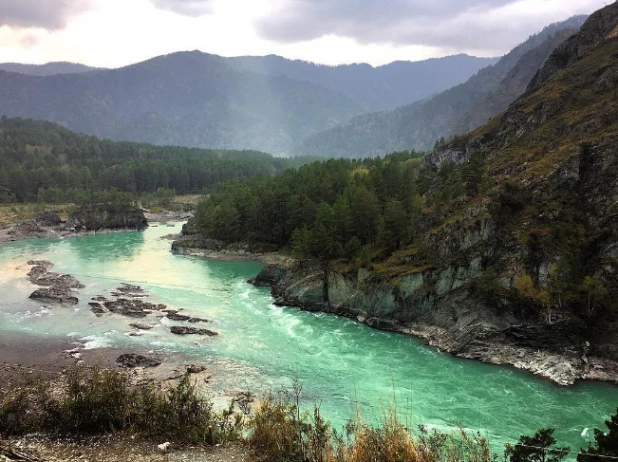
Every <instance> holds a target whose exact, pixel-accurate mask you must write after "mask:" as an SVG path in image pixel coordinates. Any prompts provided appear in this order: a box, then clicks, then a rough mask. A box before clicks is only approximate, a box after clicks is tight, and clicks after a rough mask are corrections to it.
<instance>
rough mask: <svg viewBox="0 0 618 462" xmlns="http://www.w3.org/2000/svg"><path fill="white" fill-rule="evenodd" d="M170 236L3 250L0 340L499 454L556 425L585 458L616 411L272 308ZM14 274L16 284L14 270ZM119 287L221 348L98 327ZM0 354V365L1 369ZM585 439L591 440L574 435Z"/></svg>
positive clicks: (403, 342)
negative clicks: (42, 290) (446, 435)
mask: <svg viewBox="0 0 618 462" xmlns="http://www.w3.org/2000/svg"><path fill="white" fill-rule="evenodd" d="M179 229H180V224H174V225H169V226H167V225H165V224H160V225H159V226H156V227H150V228H149V229H147V230H146V231H145V232H143V233H115V234H100V235H95V236H84V237H78V238H71V239H64V240H61V239H35V240H27V241H21V242H13V243H9V244H3V245H2V246H0V335H2V334H3V333H7V332H10V333H12V334H14V333H20V332H23V333H28V334H34V335H37V336H41V337H43V336H45V337H47V338H54V337H57V338H62V339H66V338H67V337H69V338H71V339H74V341H75V342H78V343H79V344H81V345H83V346H84V347H85V348H99V347H117V348H121V349H123V348H126V349H130V348H133V347H137V348H140V349H148V350H153V351H155V352H157V353H162V354H166V355H168V354H176V355H181V356H183V357H185V356H186V357H188V358H187V359H188V360H193V361H195V362H199V363H203V364H206V365H208V366H209V368H212V370H213V371H214V375H215V379H214V380H213V382H212V385H211V387H212V389H211V391H212V393H213V394H215V395H217V394H219V395H220V394H222V393H224V392H226V391H229V390H251V391H254V392H257V393H258V394H264V393H269V392H273V393H277V392H279V391H280V390H282V389H287V390H289V389H290V387H291V385H292V383H293V380H294V378H297V379H298V381H299V383H300V384H302V387H303V391H302V395H301V400H302V402H303V403H305V404H306V405H307V406H310V405H312V404H313V403H318V404H320V406H321V409H322V412H323V415H324V416H325V417H326V418H327V419H329V420H330V421H331V422H333V423H334V424H335V425H336V426H339V425H341V424H343V423H344V422H345V421H346V420H347V419H348V418H350V417H352V416H354V415H355V414H356V409H360V411H361V414H362V416H363V418H364V419H365V420H367V421H376V420H379V419H380V418H381V416H382V415H383V413H384V411H385V409H388V408H389V407H390V406H392V405H393V403H396V406H397V411H398V413H399V415H400V416H401V418H402V420H403V421H404V422H405V423H406V424H407V425H409V426H411V427H414V426H416V425H420V424H423V425H425V426H427V427H428V428H437V429H441V430H448V429H452V428H455V427H457V426H461V427H463V428H466V429H471V430H475V431H480V432H481V434H483V435H487V436H489V438H490V442H491V444H492V447H494V448H495V449H496V450H498V449H500V448H501V446H502V444H503V443H504V442H506V441H511V442H513V441H516V440H517V438H518V437H519V436H520V435H522V434H532V433H534V432H535V431H536V430H538V429H539V428H542V427H555V428H556V429H557V430H556V435H555V436H556V437H557V439H558V440H559V442H561V443H565V444H568V445H570V446H571V447H572V448H579V447H581V446H587V444H588V442H589V441H590V438H591V436H592V431H591V430H592V428H595V427H596V428H605V427H604V426H603V422H604V420H606V419H607V418H608V417H609V416H610V414H613V413H615V411H616V407H617V406H618V388H617V387H613V386H610V385H607V384H602V383H591V382H588V383H581V384H578V385H576V386H574V387H570V388H561V387H558V386H556V385H553V384H551V383H548V382H546V381H543V380H540V379H538V378H536V377H535V376H533V375H531V374H528V373H525V372H521V371H518V370H515V369H513V368H507V367H500V366H493V365H487V364H482V363H479V362H475V361H469V360H462V359H457V358H453V357H451V356H449V355H446V354H443V353H441V352H439V351H437V350H436V349H434V348H432V347H428V346H426V345H424V344H423V343H422V342H421V341H419V340H417V339H415V338H412V337H409V336H404V335H400V334H394V333H387V332H381V331H376V330H373V329H370V328H368V327H366V326H364V325H361V324H358V323H356V322H353V321H351V320H349V319H343V318H338V317H335V316H331V315H325V314H316V313H307V312H303V311H300V310H298V309H296V308H281V307H276V306H274V305H273V303H272V302H273V300H272V298H271V297H270V294H269V291H268V290H267V289H261V288H256V287H253V286H251V285H249V284H247V283H246V280H247V279H249V278H250V277H252V276H255V275H256V274H257V272H258V271H259V270H260V268H261V266H262V265H261V264H260V263H255V262H221V261H210V260H206V259H203V258H198V257H189V256H182V255H173V254H171V253H170V251H169V248H170V241H169V240H168V239H164V238H163V236H164V235H166V234H169V233H175V232H178V231H179ZM30 259H38V260H49V261H51V262H53V263H54V265H55V266H54V268H53V271H57V272H62V273H69V274H73V275H75V276H76V277H77V278H78V279H79V280H80V281H81V282H82V283H83V284H84V285H85V286H86V287H85V288H84V289H80V290H79V291H78V292H79V299H80V302H79V304H78V305H77V306H76V307H56V308H44V307H42V306H41V304H40V303H38V302H35V301H32V300H30V299H28V295H29V294H30V292H32V290H33V286H32V284H31V283H30V282H29V281H27V280H26V279H25V278H24V277H23V267H24V265H25V262H26V261H27V260H30ZM17 266H20V267H21V268H22V270H21V272H19V271H16V270H15V268H16V267H17ZM121 282H131V283H135V284H139V285H140V286H142V287H143V288H144V289H146V290H147V291H148V292H149V293H150V294H151V297H150V299H149V300H150V301H156V302H159V303H165V304H167V305H169V306H170V307H178V308H184V309H185V310H186V311H187V312H188V313H190V314H192V315H194V316H199V317H204V318H208V319H210V320H212V322H211V323H209V324H208V325H207V327H208V328H210V329H213V330H215V331H217V332H219V334H220V335H219V336H217V337H212V338H199V339H196V338H195V337H193V336H187V337H178V336H174V335H172V334H171V333H169V328H168V326H169V324H182V323H171V322H169V321H168V320H167V319H162V320H159V321H158V324H157V326H156V327H155V328H154V329H152V330H150V331H147V332H146V333H145V334H144V335H142V336H140V337H132V336H128V335H127V332H128V331H129V330H130V328H129V323H131V322H133V321H134V320H133V319H130V318H124V317H121V316H118V315H113V314H112V315H105V316H103V317H100V318H97V317H95V316H94V315H93V314H92V313H91V312H90V310H89V307H88V305H87V303H88V301H89V300H90V298H91V297H93V296H96V295H109V292H110V291H111V290H113V289H114V288H116V287H118V285H119V284H120V283H121ZM1 359H2V358H1V352H0V360H1ZM586 428H590V431H589V432H588V434H587V436H582V432H583V431H584V429H586Z"/></svg>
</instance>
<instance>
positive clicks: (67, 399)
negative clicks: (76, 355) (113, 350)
mask: <svg viewBox="0 0 618 462" xmlns="http://www.w3.org/2000/svg"><path fill="white" fill-rule="evenodd" d="M64 385H65V387H64V392H63V393H61V394H58V393H57V392H52V391H51V390H50V388H49V385H48V383H46V382H44V381H43V380H41V379H38V380H37V379H28V380H27V381H26V382H25V383H24V384H23V385H22V386H21V387H16V388H14V389H12V390H9V391H7V392H6V394H5V395H4V396H0V433H5V434H15V435H19V434H24V433H28V432H33V431H45V432H49V433H51V434H56V433H57V434H64V435H68V434H101V433H110V432H116V431H128V432H131V433H136V434H139V435H141V436H145V437H158V438H167V439H174V441H178V442H186V443H208V444H216V443H219V442H222V441H227V440H231V439H239V438H240V436H241V430H242V426H243V417H242V415H240V414H236V413H234V412H233V403H232V404H231V405H230V408H229V409H227V410H226V411H224V412H222V413H217V412H214V411H213V409H212V403H211V402H210V401H208V400H207V399H205V398H204V397H202V396H200V394H199V393H198V390H197V389H196V388H195V386H194V385H193V384H192V383H191V381H190V379H189V375H185V376H184V377H183V378H182V379H181V380H180V381H179V382H178V384H177V385H176V386H170V387H169V388H168V389H167V390H165V391H159V390H157V389H155V388H154V386H152V385H139V386H132V385H131V384H130V381H129V377H128V375H127V374H126V373H124V372H117V371H113V370H110V369H101V368H98V367H93V368H83V367H75V368H73V369H70V370H69V372H68V374H67V377H66V383H65V384H64Z"/></svg>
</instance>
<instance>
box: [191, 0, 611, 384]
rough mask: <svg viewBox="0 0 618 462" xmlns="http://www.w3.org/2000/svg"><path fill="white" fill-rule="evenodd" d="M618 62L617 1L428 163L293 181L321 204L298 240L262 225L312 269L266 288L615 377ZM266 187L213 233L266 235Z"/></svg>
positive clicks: (205, 225)
mask: <svg viewBox="0 0 618 462" xmlns="http://www.w3.org/2000/svg"><path fill="white" fill-rule="evenodd" d="M617 55H618V3H614V4H612V5H610V6H608V7H606V8H604V9H603V10H600V11H598V12H596V13H595V14H593V15H592V16H591V17H590V18H589V19H588V20H587V22H586V24H585V25H584V26H583V27H582V30H581V31H580V32H579V33H577V34H576V35H575V36H573V37H572V38H571V39H569V40H568V41H567V42H565V44H564V45H562V46H560V47H558V49H556V50H555V51H554V53H553V54H552V56H551V57H550V59H549V60H548V61H547V63H546V64H545V66H544V67H543V69H542V70H541V71H540V72H539V74H538V75H539V77H538V78H537V79H535V81H536V82H538V83H537V84H536V86H535V87H533V88H531V89H530V91H529V92H527V93H526V94H524V95H523V96H521V97H520V98H518V99H517V100H516V101H515V102H514V103H513V104H512V105H511V106H510V107H509V108H508V109H507V111H506V112H505V113H504V114H502V115H501V116H500V117H496V118H494V119H492V121H491V122H490V123H489V124H487V125H485V126H483V127H481V128H479V129H477V130H475V131H473V132H471V133H470V134H468V135H466V136H463V137H459V138H456V139H454V140H453V141H452V142H450V143H448V144H447V145H445V146H442V147H440V148H438V149H437V150H435V151H434V152H432V153H431V154H429V155H428V156H427V157H425V159H424V160H423V162H422V164H421V163H420V162H419V161H418V160H416V159H415V158H414V157H415V156H413V155H410V154H407V153H406V154H405V155H403V156H402V155H396V156H394V157H390V158H387V159H385V160H382V161H377V162H374V163H373V165H372V163H371V161H369V160H367V161H363V162H359V161H350V160H338V161H334V160H331V161H328V163H326V164H323V165H324V167H321V166H320V164H314V165H315V166H314V165H312V166H307V167H304V168H302V169H301V170H299V172H298V173H295V174H294V173H289V175H296V177H295V178H288V179H287V180H286V179H281V180H280V182H278V183H276V184H274V185H273V186H277V187H273V188H269V191H272V194H274V195H279V197H281V198H288V205H289V204H295V203H296V202H298V203H300V204H303V203H305V202H306V203H309V204H311V203H313V204H315V206H314V207H297V206H296V207H294V206H292V207H290V208H289V210H290V211H294V210H301V211H303V213H302V214H297V215H294V214H292V215H290V214H289V213H290V212H288V215H285V216H287V217H289V218H290V220H291V221H292V222H293V223H296V227H295V228H294V230H292V231H289V230H290V228H291V226H288V224H289V222H288V221H285V222H280V221H278V218H277V217H278V216H279V215H268V214H266V213H264V214H263V215H262V217H263V219H264V220H266V221H267V222H266V223H263V224H262V226H264V227H268V226H269V225H271V226H272V229H275V230H282V231H281V233H282V234H281V236H282V238H281V241H280V243H278V244H277V245H280V246H288V247H289V248H291V249H293V251H294V252H295V253H296V254H297V255H298V256H300V257H302V263H301V264H299V265H296V266H291V267H281V266H279V267H268V268H267V269H265V270H264V272H263V273H262V274H261V275H260V276H259V277H258V278H257V283H258V284H266V285H271V286H273V293H274V295H275V296H276V297H277V298H278V303H281V304H288V305H294V306H299V307H301V308H303V309H309V310H323V311H328V312H334V313H339V314H344V315H347V316H353V317H357V318H358V319H359V320H361V321H363V322H367V323H368V324H370V325H373V326H375V327H380V328H387V329H396V330H401V331H404V332H411V333H414V334H417V335H420V336H423V337H425V338H427V339H429V340H430V341H431V342H432V343H434V344H437V345H439V346H441V347H442V348H444V349H446V350H448V351H451V352H453V353H455V354H458V355H461V356H464V357H471V358H477V359H482V360H485V361H490V362H496V363H510V364H515V365H517V367H520V368H524V369H529V370H532V371H535V372H536V373H539V374H541V375H543V376H546V377H549V378H552V379H553V380H555V381H557V382H559V383H563V384H566V383H572V382H573V381H574V380H576V379H577V378H580V377H588V378H600V379H603V378H609V377H615V374H616V372H617V371H618V365H617V363H616V362H615V361H616V360H618V341H617V339H618V335H617V333H618V304H617V303H616V300H617V299H618V282H617V280H616V277H615V275H616V274H617V273H618V210H617V209H616V204H617V203H618V202H617V199H618V198H617V196H616V191H618V160H617V159H618V156H617V152H616V146H618V93H617V92H616V88H617V84H618V60H616V59H615V57H616V56H617ZM312 168H313V169H316V171H318V170H319V169H324V171H323V172H322V175H321V176H319V177H316V176H312V175H309V174H307V172H306V170H307V169H312ZM327 172H330V173H327ZM311 178H315V179H314V180H312V179H311ZM273 181H277V179H274V180H273ZM392 184H395V185H396V186H395V189H393V190H390V189H389V188H391V186H392ZM253 187H254V186H252V183H251V182H250V183H248V184H245V183H240V184H237V185H226V187H225V188H223V189H220V190H219V191H218V192H217V193H215V194H213V195H212V196H211V199H210V200H209V201H206V202H205V203H203V205H201V206H200V207H199V213H198V218H197V220H196V221H195V225H196V230H200V229H201V233H202V238H203V237H211V236H212V235H213V232H214V233H216V231H217V229H219V227H220V224H218V223H217V222H216V221H211V220H212V217H217V216H223V215H221V214H224V212H225V214H228V216H232V217H234V216H236V217H239V221H237V222H236V223H237V226H238V227H237V228H236V230H237V231H238V233H239V234H236V235H235V236H234V237H235V238H236V239H237V240H246V241H247V242H252V240H253V239H255V236H252V235H251V234H250V233H247V232H245V231H242V230H243V228H242V226H243V221H242V219H241V217H243V216H244V215H243V214H244V213H247V211H250V212H249V213H250V214H251V213H255V208H257V209H258V213H257V214H256V216H259V215H260V213H259V210H260V207H262V204H261V203H260V202H259V201H258V202H253V203H252V198H253V197H256V196H255V195H253V194H251V190H252V189H251V188H253ZM256 190H259V186H258V187H257V189H256ZM257 197H259V196H257ZM357 197H361V198H362V201H361V202H362V203H363V204H365V206H364V207H362V206H359V205H358V204H356V202H355V200H356V198H357ZM275 203H276V202H269V204H275ZM280 206H281V207H283V204H281V205H280ZM269 217H272V218H269ZM269 220H272V221H269ZM249 229H250V228H249ZM215 237H219V238H222V237H223V236H221V235H219V236H215ZM224 244H225V242H224V243H223V245H224ZM179 245H182V244H179ZM254 245H255V243H254ZM540 352H542V353H540ZM582 358H583V359H582ZM612 361H613V362H612ZM593 365H594V367H593Z"/></svg>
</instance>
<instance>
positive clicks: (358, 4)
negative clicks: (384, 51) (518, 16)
mask: <svg viewBox="0 0 618 462" xmlns="http://www.w3.org/2000/svg"><path fill="white" fill-rule="evenodd" d="M511 3H516V0H465V1H462V0H389V1H388V2H387V1H384V0H285V2H284V5H283V7H282V8H281V9H280V10H279V11H278V12H277V13H276V14H274V15H273V16H271V17H269V18H266V19H263V20H261V21H260V22H259V23H258V24H257V29H258V32H259V33H260V35H262V36H263V37H265V38H268V39H271V40H275V41H280V42H298V41H304V40H311V39H314V38H318V37H321V36H324V35H328V34H333V35H338V36H342V37H350V38H354V39H356V40H357V41H359V42H361V43H388V44H394V45H410V44H416V45H429V46H437V47H451V48H453V47H455V48H461V49H463V48H467V49H475V48H476V49H487V37H488V36H489V37H492V43H491V48H494V49H500V48H504V46H509V45H512V41H513V37H521V36H522V33H523V34H524V36H525V33H526V32H528V33H531V32H534V31H536V30H538V29H539V28H540V27H542V26H543V25H544V23H543V21H542V20H540V21H539V23H538V24H529V23H528V24H491V23H488V22H485V23H483V19H482V18H483V13H487V12H489V11H491V10H493V9H496V8H499V7H502V6H504V5H508V4H511ZM466 13H471V14H466Z"/></svg>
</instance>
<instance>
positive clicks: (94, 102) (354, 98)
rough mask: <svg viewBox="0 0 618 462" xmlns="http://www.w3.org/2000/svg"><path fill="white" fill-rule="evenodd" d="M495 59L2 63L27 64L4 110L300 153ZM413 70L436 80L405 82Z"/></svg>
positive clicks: (6, 77)
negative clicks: (360, 118)
mask: <svg viewBox="0 0 618 462" xmlns="http://www.w3.org/2000/svg"><path fill="white" fill-rule="evenodd" d="M491 62H492V60H488V59H484V58H483V59H480V58H473V57H469V56H463V55H462V56H455V57H447V58H441V59H437V60H431V61H425V62H422V63H393V64H391V65H388V66H384V67H382V68H378V69H374V68H372V67H370V66H363V65H358V66H356V65H354V66H340V67H327V66H317V65H315V64H311V63H305V62H301V61H289V60H284V59H283V58H278V57H264V58H250V57H245V58H223V57H221V56H216V55H209V54H206V53H201V52H199V51H193V52H182V53H174V54H170V55H166V56H160V57H157V58H153V59H150V60H148V61H144V62H141V63H138V64H134V65H131V66H127V67H124V68H120V69H109V70H98V71H97V72H85V73H80V74H75V73H72V74H66V73H64V74H58V73H57V72H55V71H60V70H63V69H64V70H73V71H76V70H79V68H76V67H75V66H74V65H71V64H68V63H66V64H63V63H52V64H49V65H45V66H40V67H37V66H25V65H5V68H6V67H7V66H8V69H10V70H14V71H16V72H22V73H15V72H3V71H0V101H2V104H1V105H0V114H2V115H7V116H10V117H27V118H35V119H43V120H49V121H52V122H56V123H59V124H61V125H63V126H65V127H67V128H69V129H71V130H75V131H79V132H83V133H88V134H90V135H95V136H99V137H104V138H109V139H113V140H130V141H139V142H149V143H154V144H167V145H169V144H173V145H182V146H194V147H205V148H217V149H257V150H261V151H267V152H272V153H274V154H293V149H292V148H293V146H294V145H296V144H297V143H298V142H299V141H300V140H303V139H305V138H307V137H308V136H311V135H313V134H315V133H319V132H321V131H323V130H326V129H329V128H331V127H334V126H336V125H337V124H340V123H343V122H345V121H347V120H349V119H350V118H352V117H354V116H356V115H359V114H362V113H365V112H368V111H370V110H375V107H376V105H382V106H380V107H390V106H393V105H402V104H405V103H406V102H410V101H414V100H416V99H418V98H423V97H426V96H427V95H429V94H430V93H432V92H433V91H436V90H441V89H444V88H446V87H448V86H450V85H451V84H456V83H459V82H461V81H464V80H465V79H466V78H467V77H469V75H472V74H473V73H474V72H476V71H477V70H478V69H480V68H481V67H483V66H484V65H485V64H487V63H491ZM0 69H2V65H0ZM82 70H85V69H82ZM253 71H254V72H253ZM26 74H37V75H26ZM39 74H41V75H39ZM43 74H55V75H44V76H43ZM412 76H416V77H415V79H416V80H412V83H413V82H416V81H417V80H419V79H420V80H423V81H425V82H429V83H425V84H423V85H420V84H418V85H415V86H408V85H406V84H404V82H406V81H408V79H410V78H412ZM428 76H432V77H431V78H428ZM409 89H411V90H409Z"/></svg>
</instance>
